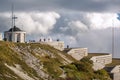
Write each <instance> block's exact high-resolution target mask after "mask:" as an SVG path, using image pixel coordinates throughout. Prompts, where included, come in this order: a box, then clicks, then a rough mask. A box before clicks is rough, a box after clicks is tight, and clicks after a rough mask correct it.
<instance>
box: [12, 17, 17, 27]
mask: <svg viewBox="0 0 120 80" xmlns="http://www.w3.org/2000/svg"><path fill="white" fill-rule="evenodd" d="M15 19H17V17H16V16H15V15H14V16H13V17H12V20H13V24H14V25H13V26H14V27H15Z"/></svg>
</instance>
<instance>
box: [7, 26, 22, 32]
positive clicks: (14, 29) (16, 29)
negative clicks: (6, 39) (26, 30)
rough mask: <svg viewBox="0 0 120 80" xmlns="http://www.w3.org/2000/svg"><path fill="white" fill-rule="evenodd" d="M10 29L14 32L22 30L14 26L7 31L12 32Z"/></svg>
mask: <svg viewBox="0 0 120 80" xmlns="http://www.w3.org/2000/svg"><path fill="white" fill-rule="evenodd" d="M12 31H13V32H15V31H22V30H21V29H20V28H18V27H16V26H14V27H13V28H10V29H9V32H12Z"/></svg>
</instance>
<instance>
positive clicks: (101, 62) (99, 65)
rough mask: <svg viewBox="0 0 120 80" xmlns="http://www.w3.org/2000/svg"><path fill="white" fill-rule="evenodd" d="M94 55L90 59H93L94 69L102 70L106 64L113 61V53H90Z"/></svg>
mask: <svg viewBox="0 0 120 80" xmlns="http://www.w3.org/2000/svg"><path fill="white" fill-rule="evenodd" d="M90 54H91V55H93V56H92V57H91V58H90V60H92V61H93V69H94V70H100V69H103V68H104V67H105V65H106V64H110V63H112V54H100V53H96V54H95V53H93V54H92V53H89V55H90Z"/></svg>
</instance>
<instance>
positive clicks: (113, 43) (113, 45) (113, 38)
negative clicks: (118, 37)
mask: <svg viewBox="0 0 120 80" xmlns="http://www.w3.org/2000/svg"><path fill="white" fill-rule="evenodd" d="M112 26H113V27H112V56H113V57H114V53H115V51H114V50H115V42H114V41H115V37H114V33H115V31H114V20H112Z"/></svg>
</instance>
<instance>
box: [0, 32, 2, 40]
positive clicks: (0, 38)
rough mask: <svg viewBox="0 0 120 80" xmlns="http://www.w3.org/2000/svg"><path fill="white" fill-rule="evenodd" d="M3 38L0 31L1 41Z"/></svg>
mask: <svg viewBox="0 0 120 80" xmlns="http://www.w3.org/2000/svg"><path fill="white" fill-rule="evenodd" d="M1 40H3V37H2V33H0V41H1Z"/></svg>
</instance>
